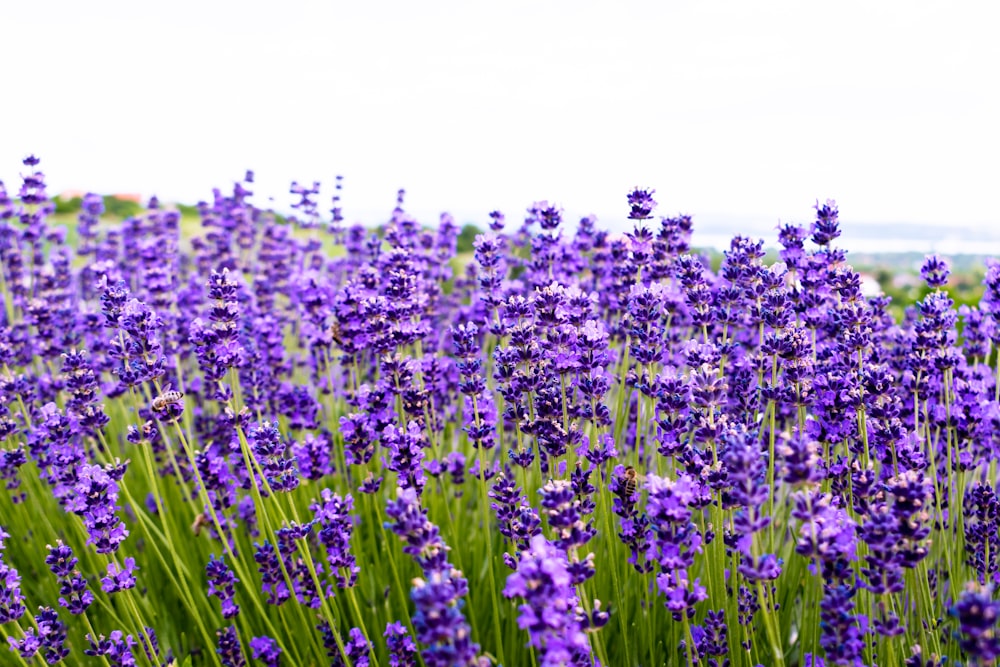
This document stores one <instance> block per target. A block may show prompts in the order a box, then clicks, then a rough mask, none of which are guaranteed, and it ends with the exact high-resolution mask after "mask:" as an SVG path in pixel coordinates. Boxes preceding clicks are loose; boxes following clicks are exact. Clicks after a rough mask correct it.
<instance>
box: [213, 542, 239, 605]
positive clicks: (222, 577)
mask: <svg viewBox="0 0 1000 667" xmlns="http://www.w3.org/2000/svg"><path fill="white" fill-rule="evenodd" d="M205 574H206V575H207V577H208V594H209V595H210V596H215V597H217V598H219V602H221V603H222V618H233V617H234V616H236V615H237V614H239V613H240V606H239V605H238V604H236V584H237V583H239V579H237V578H236V575H234V574H233V571H232V570H230V569H229V568H228V567H227V566H226V561H225V560H224V559H222V558H216V557H215V554H212V556H211V558H210V560H209V561H208V565H206V566H205Z"/></svg>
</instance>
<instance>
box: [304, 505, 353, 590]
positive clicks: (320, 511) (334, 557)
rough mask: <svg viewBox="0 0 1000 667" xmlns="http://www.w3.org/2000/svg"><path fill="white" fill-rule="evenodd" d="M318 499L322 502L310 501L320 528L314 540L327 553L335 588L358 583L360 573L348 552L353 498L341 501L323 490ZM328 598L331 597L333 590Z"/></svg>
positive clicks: (328, 568) (328, 569) (351, 529)
mask: <svg viewBox="0 0 1000 667" xmlns="http://www.w3.org/2000/svg"><path fill="white" fill-rule="evenodd" d="M320 498H321V501H322V502H316V501H313V504H312V505H311V506H310V509H311V510H312V511H313V515H314V521H315V522H316V523H317V524H318V525H319V530H318V533H317V537H318V538H319V542H320V544H322V545H323V548H324V549H325V550H326V562H327V571H328V572H329V573H330V575H331V576H332V577H333V578H334V580H335V582H336V585H337V587H338V588H348V587H350V586H353V585H354V584H355V583H356V582H357V580H358V573H359V572H360V571H361V568H359V567H358V565H357V561H355V559H354V554H352V553H351V533H352V532H353V530H354V527H353V524H352V522H351V516H350V514H351V509H352V508H353V507H354V499H353V498H352V497H351V496H350V495H347V496H346V497H344V498H341V497H340V496H338V495H337V494H335V493H333V492H332V491H330V489H323V490H322V491H321V492H320ZM327 595H329V596H332V595H333V592H332V588H331V589H328V591H327Z"/></svg>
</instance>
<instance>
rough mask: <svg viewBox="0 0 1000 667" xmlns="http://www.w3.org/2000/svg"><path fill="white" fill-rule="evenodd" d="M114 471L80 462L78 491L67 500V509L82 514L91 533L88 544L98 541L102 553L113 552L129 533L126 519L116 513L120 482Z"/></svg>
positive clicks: (97, 545) (76, 489)
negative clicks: (120, 517) (116, 479)
mask: <svg viewBox="0 0 1000 667" xmlns="http://www.w3.org/2000/svg"><path fill="white" fill-rule="evenodd" d="M112 471H113V469H112V468H108V469H105V468H101V467H100V466H94V465H82V466H80V468H79V472H78V481H77V483H76V485H75V487H74V491H75V495H74V496H73V497H71V499H70V501H69V503H68V504H67V509H69V510H70V511H71V512H74V513H75V514H78V515H80V516H81V517H83V523H84V525H85V526H86V527H87V532H88V533H89V537H88V539H87V544H93V545H95V546H96V548H97V553H100V554H109V553H114V552H115V551H117V550H118V545H120V544H121V543H122V542H123V541H124V540H125V538H126V537H128V530H126V529H125V524H124V522H122V521H121V519H119V518H118V517H117V516H116V515H115V511H116V510H117V509H118V507H117V504H116V503H117V501H118V484H117V482H116V481H115V479H114V478H113V477H112V475H111V474H109V473H110V472H112ZM133 562H134V561H133Z"/></svg>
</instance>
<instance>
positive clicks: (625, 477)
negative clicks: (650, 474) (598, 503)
mask: <svg viewBox="0 0 1000 667" xmlns="http://www.w3.org/2000/svg"><path fill="white" fill-rule="evenodd" d="M645 478H646V476H645V475H640V474H639V471H637V470H636V469H635V468H633V467H632V466H629V467H627V468H625V471H624V472H623V473H622V474H621V476H620V477H619V478H618V483H619V489H618V492H617V494H616V495H617V496H618V497H619V498H621V499H622V500H623V501H625V502H627V503H632V502H634V501H633V498H634V497H635V494H636V491H637V490H638V488H639V483H640V482H642V481H643V480H644V479H645Z"/></svg>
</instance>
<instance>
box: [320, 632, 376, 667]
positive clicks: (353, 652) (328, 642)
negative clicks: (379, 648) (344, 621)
mask: <svg viewBox="0 0 1000 667" xmlns="http://www.w3.org/2000/svg"><path fill="white" fill-rule="evenodd" d="M319 629H320V632H321V633H322V634H323V645H324V646H325V647H326V655H327V656H328V657H329V658H331V659H332V660H331V662H330V667H368V665H369V664H370V663H369V660H368V656H369V653H370V652H371V644H370V643H369V642H368V640H367V639H365V635H364V633H363V632H361V630H360V629H358V628H351V629H350V631H349V632H348V634H347V640H346V641H345V642H344V653H345V654H346V655H347V662H346V663H345V662H344V659H343V657H342V655H341V652H340V647H338V646H337V641H336V639H334V637H333V632H331V630H330V626H329V625H327V623H326V621H323V622H322V623H321V624H320V626H319Z"/></svg>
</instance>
